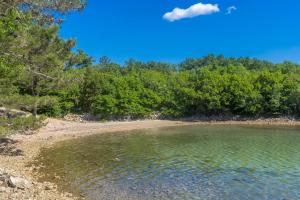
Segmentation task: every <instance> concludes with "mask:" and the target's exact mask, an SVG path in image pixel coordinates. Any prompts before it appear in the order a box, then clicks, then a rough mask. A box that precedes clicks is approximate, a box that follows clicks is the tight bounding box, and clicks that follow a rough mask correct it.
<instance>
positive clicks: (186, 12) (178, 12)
mask: <svg viewBox="0 0 300 200" xmlns="http://www.w3.org/2000/svg"><path fill="white" fill-rule="evenodd" d="M219 11H220V9H219V6H218V4H203V3H197V4H195V5H192V6H191V7H189V8H187V9H181V8H175V9H174V10H173V11H172V12H168V13H166V14H164V16H163V18H164V19H166V20H168V21H171V22H173V21H176V20H181V19H184V18H193V17H197V16H200V15H210V14H213V13H217V12H219Z"/></svg>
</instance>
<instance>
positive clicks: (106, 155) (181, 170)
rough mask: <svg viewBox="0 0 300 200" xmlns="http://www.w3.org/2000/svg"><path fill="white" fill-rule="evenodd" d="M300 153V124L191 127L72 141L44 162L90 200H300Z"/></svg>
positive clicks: (52, 151)
mask: <svg viewBox="0 0 300 200" xmlns="http://www.w3.org/2000/svg"><path fill="white" fill-rule="evenodd" d="M299 152H300V128H296V127H293V128H292V127H265V126H261V127H253V126H252V127H251V126H248V127H247V126H185V127H175V128H163V129H151V130H143V131H134V132H130V133H114V134H106V135H96V136H91V137H87V138H83V139H79V140H74V141H68V142H64V143H61V144H59V145H57V146H56V147H55V148H53V149H50V150H45V151H43V152H42V155H41V157H40V159H39V160H38V162H40V163H43V164H44V165H45V168H43V169H41V173H43V174H44V175H45V179H46V180H50V181H56V182H59V183H60V184H61V185H62V186H63V187H65V188H68V189H70V190H72V191H77V192H80V193H82V194H84V195H85V196H86V197H87V198H88V199H97V200H98V199H104V200H106V199H107V200H113V199H172V200H173V199H188V200H189V199H204V200H207V199H208V200H209V199H212V200H217V199H228V200H234V199H253V200H254V199H255V200H260V199H270V200H277V199H278V200H283V199H286V200H288V199H295V200H296V199H300V153H299ZM55 176H60V177H62V178H61V179H54V178H53V177H55Z"/></svg>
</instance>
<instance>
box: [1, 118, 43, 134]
mask: <svg viewBox="0 0 300 200" xmlns="http://www.w3.org/2000/svg"><path fill="white" fill-rule="evenodd" d="M44 120H45V118H44V117H39V118H35V117H33V116H30V117H16V118H6V117H0V136H4V135H8V134H11V133H14V132H16V131H18V132H25V131H30V130H31V131H34V130H38V129H39V128H41V127H42V126H43V121H44Z"/></svg>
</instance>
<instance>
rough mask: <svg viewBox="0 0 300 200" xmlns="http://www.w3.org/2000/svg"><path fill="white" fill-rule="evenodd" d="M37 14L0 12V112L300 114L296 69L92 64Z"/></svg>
mask: <svg viewBox="0 0 300 200" xmlns="http://www.w3.org/2000/svg"><path fill="white" fill-rule="evenodd" d="M33 2H39V1H33ZM41 2H43V1H42V0H41ZM62 2H64V3H66V2H68V1H67V0H65V1H62ZM78 2H79V3H80V1H77V3H78ZM26 5H28V4H26ZM29 5H30V4H29ZM39 5H40V6H41V7H42V8H43V6H44V7H45V5H43V4H39ZM67 5H72V4H67ZM79 7H80V6H78V5H77V7H75V8H74V7H73V8H72V7H71V8H68V7H65V10H68V9H69V10H73V9H78V8H79ZM38 8H39V9H38V10H37V9H36V6H33V7H32V8H31V7H28V9H20V6H19V4H17V5H15V6H11V7H9V8H6V9H1V12H2V15H1V16H2V17H1V20H0V106H1V105H2V106H5V107H14V108H19V109H21V110H24V111H29V112H32V113H33V115H34V116H36V115H37V114H40V115H47V116H64V115H66V114H68V113H79V114H80V113H90V114H93V115H97V116H99V118H101V119H124V118H130V119H139V118H149V117H152V116H156V117H161V118H180V117H190V116H212V115H240V116H247V117H273V116H276V117H278V116H294V117H297V116H299V114H300V82H299V81H300V66H299V65H297V64H294V63H290V62H284V63H281V64H274V63H271V62H267V61H261V60H257V59H250V58H238V59H235V58H225V57H223V56H214V55H209V56H206V57H204V58H200V59H187V60H185V61H183V62H182V63H179V64H176V65H175V64H169V63H162V62H139V61H135V60H129V61H128V62H126V64H124V65H119V64H117V63H114V62H112V61H111V60H109V59H108V58H105V57H104V58H102V59H100V61H99V62H98V63H97V62H94V61H93V59H92V58H91V57H89V56H88V55H87V54H85V53H84V52H83V51H81V50H78V51H77V52H75V53H74V52H73V51H72V49H73V48H74V47H75V41H74V40H63V39H62V38H60V37H59V35H58V30H59V23H58V22H57V20H56V18H54V16H49V15H48V14H44V12H43V9H40V7H38ZM47 9H53V10H56V11H59V12H64V11H60V10H57V9H55V6H52V7H51V6H49V5H48V6H47ZM3 10H4V11H3ZM47 13H49V12H47ZM37 16H38V17H37Z"/></svg>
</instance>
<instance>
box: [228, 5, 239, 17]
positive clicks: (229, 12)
mask: <svg viewBox="0 0 300 200" xmlns="http://www.w3.org/2000/svg"><path fill="white" fill-rule="evenodd" d="M235 10H237V8H236V7H235V6H230V7H228V8H227V9H226V15H230V14H231V13H232V12H233V11H235Z"/></svg>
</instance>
